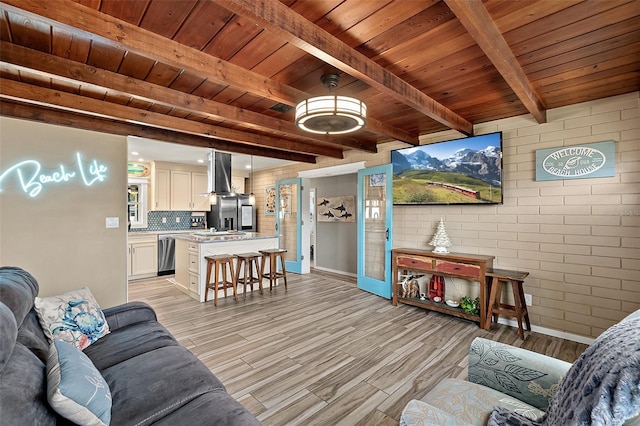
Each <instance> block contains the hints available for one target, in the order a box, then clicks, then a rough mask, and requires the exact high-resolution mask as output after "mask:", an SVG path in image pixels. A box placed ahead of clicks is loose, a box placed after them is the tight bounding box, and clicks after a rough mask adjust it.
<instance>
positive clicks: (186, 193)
mask: <svg viewBox="0 0 640 426" xmlns="http://www.w3.org/2000/svg"><path fill="white" fill-rule="evenodd" d="M171 210H191V172H184V171H181V170H171Z"/></svg>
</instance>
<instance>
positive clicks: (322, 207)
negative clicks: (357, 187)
mask: <svg viewBox="0 0 640 426" xmlns="http://www.w3.org/2000/svg"><path fill="white" fill-rule="evenodd" d="M316 204H317V206H316V207H317V210H318V214H317V217H318V222H355V221H356V203H355V197H354V196H353V195H342V196H338V197H318V199H317V201H316Z"/></svg>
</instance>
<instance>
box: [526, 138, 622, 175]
mask: <svg viewBox="0 0 640 426" xmlns="http://www.w3.org/2000/svg"><path fill="white" fill-rule="evenodd" d="M615 165H616V143H615V142H614V141H607V142H597V143H591V144H585V145H573V146H562V147H558V148H550V149H539V150H537V151H536V180H537V181H538V180H566V179H587V178H594V177H611V176H615V175H616V170H615Z"/></svg>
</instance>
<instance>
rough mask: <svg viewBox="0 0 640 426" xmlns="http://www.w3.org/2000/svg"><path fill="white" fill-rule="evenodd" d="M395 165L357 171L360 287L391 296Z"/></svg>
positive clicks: (380, 294)
mask: <svg viewBox="0 0 640 426" xmlns="http://www.w3.org/2000/svg"><path fill="white" fill-rule="evenodd" d="M392 184H393V166H392V165H391V164H385V165H382V166H376V167H369V168H366V169H361V170H359V171H358V212H357V219H358V279H357V282H358V288H360V289H362V290H366V291H368V292H371V293H374V294H377V295H378V296H382V297H384V298H387V299H391V245H392V238H391V230H392V225H393V197H392V194H391V188H392Z"/></svg>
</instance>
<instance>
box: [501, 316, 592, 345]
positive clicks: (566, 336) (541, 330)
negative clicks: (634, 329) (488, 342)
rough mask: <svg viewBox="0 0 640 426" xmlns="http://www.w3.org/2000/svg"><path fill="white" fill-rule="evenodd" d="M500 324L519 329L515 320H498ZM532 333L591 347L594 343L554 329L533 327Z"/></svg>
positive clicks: (577, 335)
mask: <svg viewBox="0 0 640 426" xmlns="http://www.w3.org/2000/svg"><path fill="white" fill-rule="evenodd" d="M498 323H499V324H505V325H508V326H510V327H515V328H518V321H516V320H514V319H507V318H498ZM531 331H535V332H536V333H540V334H546V335H547V336H553V337H559V338H561V339H565V340H571V341H572V342H578V343H584V344H585V345H590V344H591V343H593V340H594V339H593V338H591V337H585V336H581V335H579V334H573V333H567V332H564V331H559V330H554V329H552V328H546V327H539V326H537V325H532V326H531ZM525 332H526V330H525Z"/></svg>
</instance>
